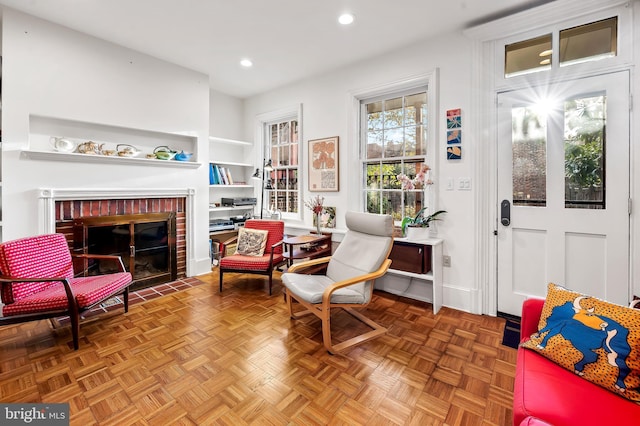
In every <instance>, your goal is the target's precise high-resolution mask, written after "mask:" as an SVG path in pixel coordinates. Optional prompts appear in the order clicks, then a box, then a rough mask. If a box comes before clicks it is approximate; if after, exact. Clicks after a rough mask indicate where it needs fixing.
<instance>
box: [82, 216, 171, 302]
mask: <svg viewBox="0 0 640 426" xmlns="http://www.w3.org/2000/svg"><path fill="white" fill-rule="evenodd" d="M73 231H74V245H75V247H74V251H75V252H76V253H91V254H109V255H118V256H121V257H122V261H123V263H124V266H125V268H126V269H127V271H129V272H131V274H132V275H133V285H132V287H131V288H132V289H134V290H135V289H140V288H143V287H148V286H151V285H153V284H157V283H163V282H169V281H174V280H175V279H176V277H177V267H176V218H175V213H149V214H134V215H118V216H99V217H81V218H78V219H75V220H74V222H73ZM82 262H83V264H82V265H75V266H76V267H78V266H80V269H76V270H86V271H87V272H88V274H89V275H98V274H105V273H110V272H115V267H114V266H113V262H108V261H105V262H100V260H96V261H90V260H89V261H87V260H84V261H82Z"/></svg>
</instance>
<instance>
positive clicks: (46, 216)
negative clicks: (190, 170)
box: [37, 188, 196, 276]
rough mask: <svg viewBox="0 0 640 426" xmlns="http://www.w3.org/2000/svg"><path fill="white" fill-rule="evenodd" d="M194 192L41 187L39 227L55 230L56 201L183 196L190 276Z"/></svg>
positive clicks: (191, 190) (40, 230)
mask: <svg viewBox="0 0 640 426" xmlns="http://www.w3.org/2000/svg"><path fill="white" fill-rule="evenodd" d="M195 194H196V190H195V189H193V188H40V189H38V190H37V197H38V217H39V221H38V230H39V232H40V233H41V234H49V233H54V232H56V210H55V207H56V201H69V200H110V199H136V198H182V197H184V198H185V206H186V212H185V220H186V223H185V227H186V230H185V231H186V238H185V239H186V257H187V259H186V261H187V262H186V263H187V276H191V271H190V269H191V265H193V264H194V254H195V247H194V241H195V230H194V223H195V222H194V220H195V211H196V208H195Z"/></svg>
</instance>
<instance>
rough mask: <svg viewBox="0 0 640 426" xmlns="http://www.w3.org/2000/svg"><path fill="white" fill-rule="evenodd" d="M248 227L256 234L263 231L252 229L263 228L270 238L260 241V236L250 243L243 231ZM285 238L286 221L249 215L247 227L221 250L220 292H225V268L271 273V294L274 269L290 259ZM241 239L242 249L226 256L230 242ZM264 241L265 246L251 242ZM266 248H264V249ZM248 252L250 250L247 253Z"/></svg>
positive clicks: (243, 271)
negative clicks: (284, 241) (285, 253)
mask: <svg viewBox="0 0 640 426" xmlns="http://www.w3.org/2000/svg"><path fill="white" fill-rule="evenodd" d="M245 230H249V232H251V234H252V235H259V234H260V232H255V233H254V232H252V230H258V231H262V234H265V232H264V231H266V239H264V241H257V240H256V239H257V238H259V237H258V236H256V237H255V238H254V239H253V240H251V241H249V244H245V241H243V240H244V237H243V234H244V233H245V232H244V231H245ZM283 238H284V222H283V221H281V220H263V219H249V220H247V221H246V222H245V224H244V230H243V229H242V228H240V230H239V231H238V236H237V237H233V238H231V239H229V240H227V241H225V242H224V243H222V244H221V247H220V252H221V253H222V256H223V257H222V258H221V259H220V265H219V268H218V269H219V271H220V292H222V276H223V274H224V273H225V272H242V273H248V274H261V275H268V276H269V295H271V287H272V284H273V270H274V269H275V268H277V267H278V266H280V265H282V264H284V263H286V262H285V259H284V256H283V254H282V245H283V244H282V239H283ZM236 241H237V243H238V249H237V250H236V253H235V254H232V255H230V256H225V251H226V246H227V245H229V244H232V243H233V242H236ZM252 242H253V243H257V244H259V243H262V244H261V247H258V248H256V247H253V246H252V245H251V243H252ZM260 249H263V250H264V252H260ZM243 253H246V254H243Z"/></svg>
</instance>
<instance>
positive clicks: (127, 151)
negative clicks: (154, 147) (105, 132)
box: [116, 143, 140, 157]
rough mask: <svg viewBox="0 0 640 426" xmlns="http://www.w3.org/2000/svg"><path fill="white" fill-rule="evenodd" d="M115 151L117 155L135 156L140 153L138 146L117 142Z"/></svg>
mask: <svg viewBox="0 0 640 426" xmlns="http://www.w3.org/2000/svg"><path fill="white" fill-rule="evenodd" d="M116 151H118V156H120V157H135V156H136V155H138V154H139V153H140V151H139V150H138V148H136V147H135V146H133V145H129V144H126V143H121V144H118V145H117V146H116Z"/></svg>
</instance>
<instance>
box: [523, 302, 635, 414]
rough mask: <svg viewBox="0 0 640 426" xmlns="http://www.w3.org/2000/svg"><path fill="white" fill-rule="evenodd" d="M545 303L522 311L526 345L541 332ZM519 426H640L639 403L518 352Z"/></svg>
mask: <svg viewBox="0 0 640 426" xmlns="http://www.w3.org/2000/svg"><path fill="white" fill-rule="evenodd" d="M543 304H544V300H540V299H529V300H526V301H525V302H524V304H523V306H522V323H521V329H520V338H521V341H524V340H527V339H528V338H529V336H531V334H533V333H535V332H537V331H538V321H539V320H540V314H541V312H542V306H543ZM513 424H514V425H516V426H517V425H545V424H550V425H554V426H563V425H572V426H573V425H581V426H586V425H630V424H640V404H636V403H634V402H632V401H629V400H627V399H625V398H623V397H621V396H619V395H616V394H615V393H613V392H610V391H608V390H606V389H604V388H602V387H600V386H598V385H595V384H593V383H591V382H589V381H587V380H585V379H583V378H581V377H580V376H578V375H576V374H574V373H572V372H570V371H569V370H566V369H564V368H563V367H560V366H559V365H557V364H555V363H553V362H552V361H549V360H548V359H547V358H545V357H543V356H542V355H540V354H538V353H537V352H535V351H532V350H529V349H524V348H519V349H518V361H517V365H516V378H515V385H514V389H513Z"/></svg>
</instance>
